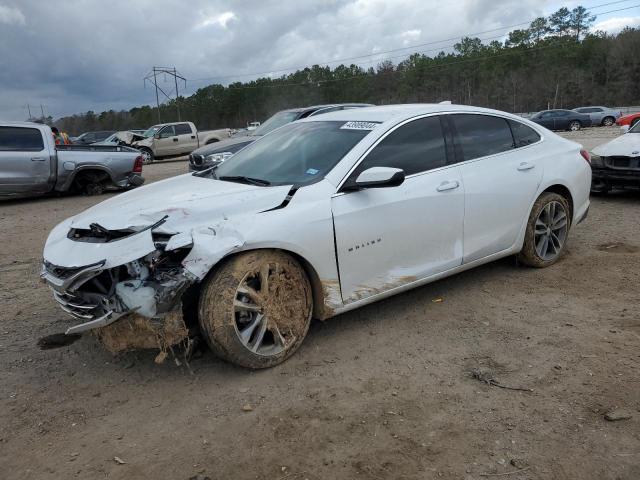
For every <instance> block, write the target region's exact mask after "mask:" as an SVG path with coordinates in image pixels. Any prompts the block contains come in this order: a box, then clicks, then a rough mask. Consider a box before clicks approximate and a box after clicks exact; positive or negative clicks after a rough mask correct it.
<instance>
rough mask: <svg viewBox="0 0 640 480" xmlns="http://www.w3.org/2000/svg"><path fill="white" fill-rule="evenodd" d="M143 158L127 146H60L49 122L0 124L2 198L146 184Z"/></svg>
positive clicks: (89, 191)
mask: <svg viewBox="0 0 640 480" xmlns="http://www.w3.org/2000/svg"><path fill="white" fill-rule="evenodd" d="M143 182H144V179H143V178H142V156H141V155H140V152H138V151H137V150H134V149H132V148H127V147H93V146H80V145H57V146H56V145H55V143H54V140H53V134H52V133H51V129H50V128H49V127H48V126H47V125H42V124H39V123H27V122H10V123H0V196H3V197H7V196H9V197H20V196H31V195H43V194H46V193H50V192H66V191H69V190H75V191H82V192H84V193H87V194H98V193H101V192H102V191H103V190H104V189H105V188H107V187H116V188H127V187H135V186H138V185H142V183H143Z"/></svg>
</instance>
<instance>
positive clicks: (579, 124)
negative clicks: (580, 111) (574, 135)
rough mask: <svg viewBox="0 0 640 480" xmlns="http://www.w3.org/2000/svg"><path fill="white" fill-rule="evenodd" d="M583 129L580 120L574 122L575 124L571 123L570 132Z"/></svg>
mask: <svg viewBox="0 0 640 480" xmlns="http://www.w3.org/2000/svg"><path fill="white" fill-rule="evenodd" d="M581 128H582V124H581V123H580V122H579V121H578V120H574V121H573V122H571V123H569V130H571V131H572V132H577V131H578V130H580V129H581Z"/></svg>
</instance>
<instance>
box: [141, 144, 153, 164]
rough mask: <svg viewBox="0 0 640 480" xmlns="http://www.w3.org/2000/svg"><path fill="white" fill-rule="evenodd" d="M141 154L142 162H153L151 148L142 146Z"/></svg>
mask: <svg viewBox="0 0 640 480" xmlns="http://www.w3.org/2000/svg"><path fill="white" fill-rule="evenodd" d="M140 154H141V155H142V163H144V164H145V165H149V164H150V163H153V152H152V151H151V150H150V149H149V148H141V149H140Z"/></svg>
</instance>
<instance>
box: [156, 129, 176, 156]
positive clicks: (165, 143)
mask: <svg viewBox="0 0 640 480" xmlns="http://www.w3.org/2000/svg"><path fill="white" fill-rule="evenodd" d="M154 144H155V145H154V147H155V148H154V154H155V156H156V157H164V156H167V155H177V151H178V137H177V136H176V130H175V127H174V126H173V125H166V126H165V127H162V130H160V131H159V132H158V133H157V138H156V139H155V141H154Z"/></svg>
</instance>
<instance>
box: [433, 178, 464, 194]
mask: <svg viewBox="0 0 640 480" xmlns="http://www.w3.org/2000/svg"><path fill="white" fill-rule="evenodd" d="M459 186H460V183H459V182H458V181H457V180H454V181H452V182H449V181H447V182H442V183H441V184H440V185H438V188H436V190H437V191H439V192H446V191H447V190H453V189H455V188H458V187H459Z"/></svg>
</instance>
